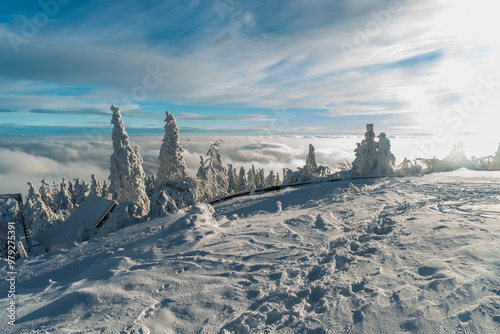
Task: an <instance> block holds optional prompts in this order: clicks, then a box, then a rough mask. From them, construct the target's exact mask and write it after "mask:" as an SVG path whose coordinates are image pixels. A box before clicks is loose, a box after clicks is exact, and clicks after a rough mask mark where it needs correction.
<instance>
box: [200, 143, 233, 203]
mask: <svg viewBox="0 0 500 334" xmlns="http://www.w3.org/2000/svg"><path fill="white" fill-rule="evenodd" d="M224 146H225V143H224V142H223V141H222V140H220V139H219V140H217V141H216V142H215V143H213V144H212V145H210V148H209V149H208V152H207V154H206V158H205V159H204V158H203V157H200V159H201V166H200V168H199V169H198V173H197V174H196V176H197V177H198V179H200V180H202V182H203V189H204V194H205V196H204V198H205V199H212V198H217V197H221V196H225V195H227V188H228V182H227V170H226V167H224V165H223V163H222V158H221V154H220V151H221V149H222V148H223V147H224Z"/></svg>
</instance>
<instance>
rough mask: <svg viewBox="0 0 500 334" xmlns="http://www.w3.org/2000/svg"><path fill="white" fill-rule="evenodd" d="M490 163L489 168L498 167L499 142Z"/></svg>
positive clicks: (499, 164)
mask: <svg viewBox="0 0 500 334" xmlns="http://www.w3.org/2000/svg"><path fill="white" fill-rule="evenodd" d="M491 165H492V166H491V169H500V144H498V149H497V151H496V153H495V156H494V157H493V161H492V164H491Z"/></svg>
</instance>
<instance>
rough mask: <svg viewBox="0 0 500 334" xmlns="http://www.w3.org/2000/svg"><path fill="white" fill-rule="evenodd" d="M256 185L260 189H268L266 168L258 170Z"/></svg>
mask: <svg viewBox="0 0 500 334" xmlns="http://www.w3.org/2000/svg"><path fill="white" fill-rule="evenodd" d="M255 184H256V187H257V188H259V189H260V188H264V187H266V176H265V174H264V168H259V169H258V170H257V174H256V181H255Z"/></svg>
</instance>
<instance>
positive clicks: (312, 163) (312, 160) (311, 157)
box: [304, 144, 318, 171]
mask: <svg viewBox="0 0 500 334" xmlns="http://www.w3.org/2000/svg"><path fill="white" fill-rule="evenodd" d="M306 166H307V167H309V169H311V170H313V171H315V170H316V169H318V164H317V163H316V153H314V146H313V145H312V144H309V153H308V154H307V158H306ZM304 167H305V166H304Z"/></svg>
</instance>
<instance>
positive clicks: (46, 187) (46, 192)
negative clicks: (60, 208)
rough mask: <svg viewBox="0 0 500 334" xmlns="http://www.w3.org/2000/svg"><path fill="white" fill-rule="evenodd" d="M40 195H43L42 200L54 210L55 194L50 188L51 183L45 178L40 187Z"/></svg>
mask: <svg viewBox="0 0 500 334" xmlns="http://www.w3.org/2000/svg"><path fill="white" fill-rule="evenodd" d="M39 193H40V196H41V197H42V201H43V202H44V203H45V205H46V206H47V207H48V208H50V209H51V210H54V209H55V208H54V194H53V193H52V189H51V188H50V184H49V183H48V182H47V181H46V180H45V179H43V180H42V186H41V187H40V189H39Z"/></svg>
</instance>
